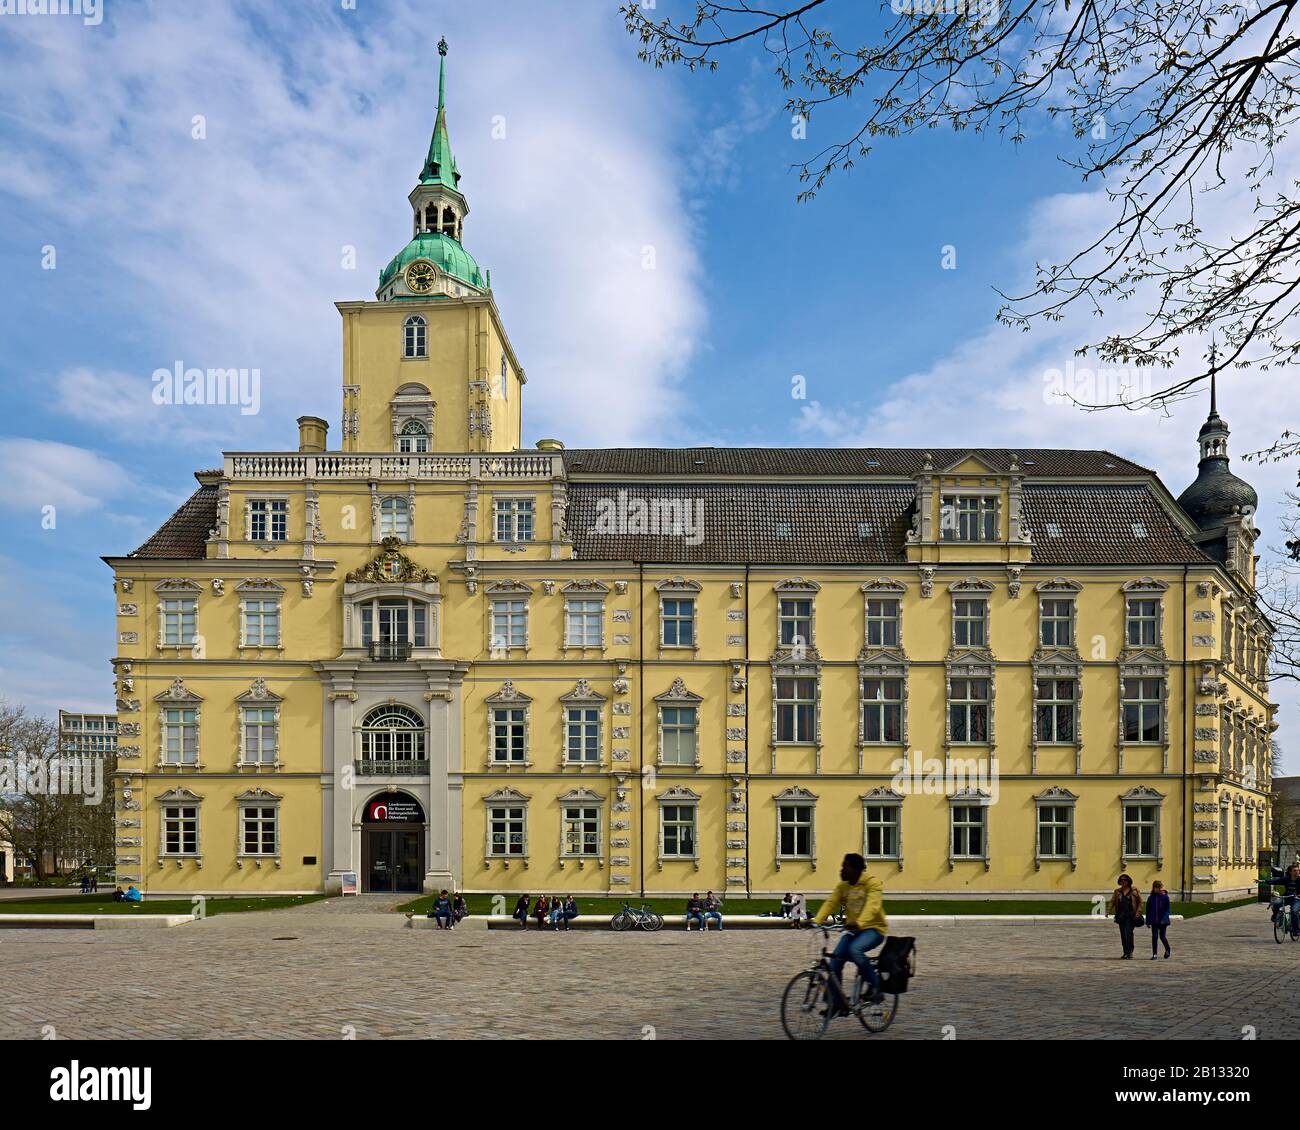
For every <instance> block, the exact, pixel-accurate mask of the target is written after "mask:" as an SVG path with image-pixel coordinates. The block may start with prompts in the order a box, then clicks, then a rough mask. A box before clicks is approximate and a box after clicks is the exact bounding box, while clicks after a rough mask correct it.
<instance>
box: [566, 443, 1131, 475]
mask: <svg viewBox="0 0 1300 1130" xmlns="http://www.w3.org/2000/svg"><path fill="white" fill-rule="evenodd" d="M926 454H927V449H926V448H920V447H917V448H912V447H604V448H570V449H569V450H567V451H565V452H564V464H565V467H566V468H567V469H568V471H569V473H570V474H575V475H606V476H620V475H673V476H690V477H692V478H693V477H697V476H707V477H710V478H714V477H717V476H719V475H724V476H725V475H779V476H781V477H785V478H789V477H794V476H815V477H834V476H850V477H856V478H862V477H872V476H882V475H916V474H919V473H920V471H921V469H922V467H924V466H925V457H926ZM928 454H929V455H930V460H931V462H932V464H933V465H934V468H935V470H942V469H943V468H944V467H948V466H951V465H952V464H953V463H956V462H958V461H959V460H960V459H962V458H963V457H965V456H967V455H974V456H976V457H978V458H980V459H982V460H984V462H986V463H988V464H989V465H990V466H991V467H993V468H994V470H997V471H1007V470H1009V469H1010V467H1011V459H1012V456H1015V457H1016V458H1017V459H1018V460H1019V463H1020V468H1021V472H1022V473H1023V474H1024V475H1025V476H1026V477H1027V478H1034V477H1044V478H1056V477H1060V476H1064V477H1073V476H1080V477H1085V478H1111V477H1114V476H1131V475H1149V474H1151V472H1150V471H1148V470H1147V469H1146V468H1145V467H1139V466H1138V465H1137V464H1136V463H1131V462H1129V460H1127V459H1121V458H1120V457H1119V456H1118V455H1112V454H1111V453H1110V452H1108V451H1068V450H1061V449H1049V450H1045V451H1038V450H1020V451H1017V450H1015V449H1012V448H931V449H928Z"/></svg>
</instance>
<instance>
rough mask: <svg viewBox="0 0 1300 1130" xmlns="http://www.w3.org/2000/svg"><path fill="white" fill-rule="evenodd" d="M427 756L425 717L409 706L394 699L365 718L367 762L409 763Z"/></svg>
mask: <svg viewBox="0 0 1300 1130" xmlns="http://www.w3.org/2000/svg"><path fill="white" fill-rule="evenodd" d="M424 760H425V753H424V719H423V718H421V717H420V716H419V714H417V713H416V712H415V711H414V710H412V709H411V708H410V707H409V706H400V705H397V704H395V703H390V704H389V705H387V706H380V707H377V708H376V709H374V710H372V711H370V713H369V714H367V715H366V716H365V718H364V719H363V720H362V722H361V761H362V764H363V765H366V766H375V765H376V764H378V765H389V766H391V765H394V764H400V765H405V766H409V765H410V764H411V763H413V762H419V761H424Z"/></svg>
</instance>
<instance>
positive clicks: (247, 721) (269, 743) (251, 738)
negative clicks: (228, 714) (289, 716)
mask: <svg viewBox="0 0 1300 1130" xmlns="http://www.w3.org/2000/svg"><path fill="white" fill-rule="evenodd" d="M278 730H279V725H278V723H277V721H276V711H275V708H274V707H263V706H256V707H253V706H246V707H244V764H246V765H274V764H275V761H276V756H277V751H278V748H279V734H278V732H277V731H278Z"/></svg>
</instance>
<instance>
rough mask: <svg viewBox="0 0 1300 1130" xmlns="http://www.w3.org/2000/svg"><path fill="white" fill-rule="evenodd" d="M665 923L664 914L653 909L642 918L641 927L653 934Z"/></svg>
mask: <svg viewBox="0 0 1300 1130" xmlns="http://www.w3.org/2000/svg"><path fill="white" fill-rule="evenodd" d="M663 924H664V920H663V918H662V916H660V915H658V914H656V913H655V912H654V911H653V910H652V911H650V912H649V913H647V914H646V916H645V917H644V918H643V919H641V929H643V930H649V931H650V932H651V933H652V934H653V933H654V932H655V931H656V930H658V929H659V927H660V926H662V925H663Z"/></svg>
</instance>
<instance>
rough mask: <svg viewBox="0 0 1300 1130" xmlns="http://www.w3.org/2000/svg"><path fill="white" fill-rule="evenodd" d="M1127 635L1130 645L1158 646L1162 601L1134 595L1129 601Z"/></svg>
mask: <svg viewBox="0 0 1300 1130" xmlns="http://www.w3.org/2000/svg"><path fill="white" fill-rule="evenodd" d="M1127 623H1128V627H1127V630H1126V637H1127V639H1128V645H1129V647H1158V646H1159V644H1160V601H1158V600H1152V599H1150V598H1148V597H1133V598H1131V599H1130V600H1129V602H1128V612H1127Z"/></svg>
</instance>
